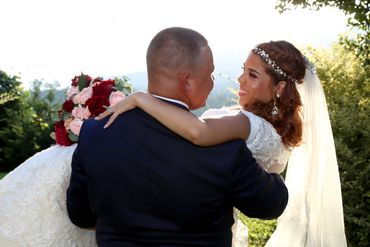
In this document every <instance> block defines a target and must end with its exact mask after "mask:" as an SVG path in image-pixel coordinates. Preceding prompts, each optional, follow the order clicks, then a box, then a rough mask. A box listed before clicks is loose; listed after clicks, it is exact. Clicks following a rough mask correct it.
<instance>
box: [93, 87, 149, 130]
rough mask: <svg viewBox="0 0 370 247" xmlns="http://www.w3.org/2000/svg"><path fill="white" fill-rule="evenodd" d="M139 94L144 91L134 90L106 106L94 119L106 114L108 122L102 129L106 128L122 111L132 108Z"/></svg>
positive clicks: (103, 116)
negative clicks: (112, 104) (115, 102)
mask: <svg viewBox="0 0 370 247" xmlns="http://www.w3.org/2000/svg"><path fill="white" fill-rule="evenodd" d="M141 94H145V93H144V92H136V93H133V94H131V95H129V96H127V97H125V98H124V99H122V100H121V101H119V102H118V103H117V104H116V105H114V106H110V107H107V109H106V110H105V112H103V113H100V114H99V116H97V117H96V118H95V119H96V120H101V119H103V118H105V117H106V116H109V115H111V116H110V118H109V120H108V122H107V123H106V124H105V125H104V129H106V128H108V127H109V126H110V125H111V124H112V123H113V122H114V120H115V119H116V118H117V117H118V116H119V115H120V114H122V113H124V112H127V111H129V110H132V109H134V108H135V107H136V106H138V105H137V100H136V99H137V97H140V95H141Z"/></svg>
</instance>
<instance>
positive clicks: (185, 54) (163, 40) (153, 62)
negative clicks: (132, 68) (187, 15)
mask: <svg viewBox="0 0 370 247" xmlns="http://www.w3.org/2000/svg"><path fill="white" fill-rule="evenodd" d="M204 46H208V41H207V39H206V38H205V37H204V36H203V35H202V34H200V33H198V32H197V31H194V30H192V29H188V28H183V27H171V28H166V29H164V30H162V31H160V32H159V33H158V34H157V35H156V36H154V38H153V39H152V41H151V42H150V44H149V47H148V50H147V54H146V62H147V69H148V72H154V73H158V72H159V73H163V72H168V70H172V71H178V70H181V69H184V68H185V69H193V68H194V67H196V66H197V65H199V62H198V61H199V60H200V59H199V57H200V51H201V48H202V47H204Z"/></svg>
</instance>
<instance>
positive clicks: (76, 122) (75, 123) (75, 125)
mask: <svg viewBox="0 0 370 247" xmlns="http://www.w3.org/2000/svg"><path fill="white" fill-rule="evenodd" d="M82 123H83V121H82V120H81V119H78V118H75V119H73V120H72V121H71V123H70V124H69V128H70V129H71V131H72V133H73V134H75V135H77V136H78V135H80V130H81V126H82Z"/></svg>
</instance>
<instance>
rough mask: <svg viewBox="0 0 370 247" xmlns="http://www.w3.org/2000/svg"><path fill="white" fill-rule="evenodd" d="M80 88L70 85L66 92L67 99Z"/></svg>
mask: <svg viewBox="0 0 370 247" xmlns="http://www.w3.org/2000/svg"><path fill="white" fill-rule="evenodd" d="M79 92H80V90H79V89H78V87H70V88H69V89H68V92H67V100H70V99H71V98H72V97H73V96H74V95H76V94H78V93H79Z"/></svg>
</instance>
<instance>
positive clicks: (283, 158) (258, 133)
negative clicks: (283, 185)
mask: <svg viewBox="0 0 370 247" xmlns="http://www.w3.org/2000/svg"><path fill="white" fill-rule="evenodd" d="M241 112H242V113H243V114H245V115H246V116H247V117H248V118H249V121H250V125H251V129H250V134H249V137H248V140H247V141H246V144H247V146H248V148H249V149H250V150H251V152H252V153H253V156H254V158H255V159H256V160H257V162H258V164H259V165H260V166H261V167H262V168H263V169H265V170H266V171H267V172H269V173H281V172H283V171H284V169H285V166H286V164H287V162H288V159H289V156H290V151H289V150H288V149H287V148H286V147H285V146H284V144H283V143H282V142H281V137H280V136H279V134H278V133H277V132H276V130H275V128H274V127H273V126H272V125H271V124H270V123H269V122H267V121H266V120H265V119H263V118H261V117H259V116H257V115H255V114H253V113H251V112H248V111H245V110H241Z"/></svg>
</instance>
